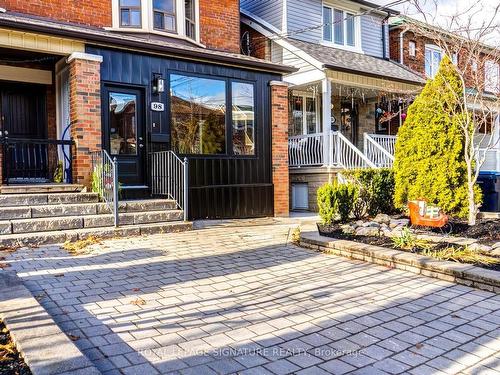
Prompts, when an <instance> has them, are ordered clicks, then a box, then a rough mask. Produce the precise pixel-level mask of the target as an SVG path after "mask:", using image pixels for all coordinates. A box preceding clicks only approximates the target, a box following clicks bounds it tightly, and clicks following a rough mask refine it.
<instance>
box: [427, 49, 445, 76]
mask: <svg viewBox="0 0 500 375" xmlns="http://www.w3.org/2000/svg"><path fill="white" fill-rule="evenodd" d="M442 58H443V53H442V51H441V49H440V48H438V47H435V46H430V45H426V46H425V74H426V75H427V77H430V78H434V77H435V76H436V74H437V72H438V69H439V63H440V62H441V59H442Z"/></svg>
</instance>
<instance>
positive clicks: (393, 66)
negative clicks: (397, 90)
mask: <svg viewBox="0 0 500 375" xmlns="http://www.w3.org/2000/svg"><path fill="white" fill-rule="evenodd" d="M286 40H287V42H289V43H290V44H292V45H293V46H295V47H296V48H299V49H301V50H302V51H304V52H305V53H307V54H308V55H310V56H311V57H312V58H314V59H316V60H318V61H320V62H321V63H322V64H323V66H324V67H325V68H327V69H331V70H335V71H341V72H347V73H353V74H358V75H365V76H369V77H374V78H381V79H387V80H391V81H397V82H403V83H409V84H414V85H423V84H425V80H424V79H423V78H422V77H420V76H419V75H418V74H416V73H414V72H413V71H411V70H410V69H408V68H406V67H405V66H403V65H401V64H398V63H396V62H394V61H391V60H385V59H381V58H377V57H373V56H369V55H365V54H362V53H357V52H352V51H346V50H343V49H340V48H334V47H329V46H324V45H321V44H317V43H310V42H304V41H301V40H297V39H292V38H286Z"/></svg>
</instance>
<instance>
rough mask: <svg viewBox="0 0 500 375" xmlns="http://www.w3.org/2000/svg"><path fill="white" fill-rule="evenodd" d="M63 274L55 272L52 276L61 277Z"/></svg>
mask: <svg viewBox="0 0 500 375" xmlns="http://www.w3.org/2000/svg"><path fill="white" fill-rule="evenodd" d="M63 276H64V273H56V274H55V275H54V277H63Z"/></svg>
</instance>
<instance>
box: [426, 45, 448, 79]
mask: <svg viewBox="0 0 500 375" xmlns="http://www.w3.org/2000/svg"><path fill="white" fill-rule="evenodd" d="M427 51H431V58H432V59H433V58H434V52H439V54H440V56H441V58H440V59H439V62H438V64H437V67H438V69H439V64H440V63H441V60H442V59H443V55H444V52H443V50H442V49H441V48H439V47H438V46H436V45H434V44H426V45H425V50H424V64H425V66H424V70H425V73H426V74H427ZM429 64H430V68H431V69H430V70H431V74H430V75H429V78H434V77H435V76H436V74H437V70H436V71H435V72H433V71H432V67H433V61H430V62H429Z"/></svg>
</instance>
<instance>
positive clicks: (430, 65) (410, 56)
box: [389, 16, 500, 208]
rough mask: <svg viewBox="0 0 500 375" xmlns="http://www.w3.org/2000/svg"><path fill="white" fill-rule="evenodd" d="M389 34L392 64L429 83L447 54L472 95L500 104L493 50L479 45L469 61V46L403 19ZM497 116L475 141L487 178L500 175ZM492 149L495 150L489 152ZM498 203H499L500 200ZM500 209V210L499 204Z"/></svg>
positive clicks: (499, 80)
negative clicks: (481, 94) (428, 80)
mask: <svg viewBox="0 0 500 375" xmlns="http://www.w3.org/2000/svg"><path fill="white" fill-rule="evenodd" d="M389 34H390V36H389V39H390V55H391V59H392V60H394V61H397V62H398V63H400V64H402V65H405V66H407V67H408V68H410V69H412V70H413V71H415V72H416V73H418V74H420V75H421V76H422V77H423V78H425V79H428V78H433V77H434V76H435V75H436V73H437V71H438V68H439V63H440V62H441V59H442V58H443V57H444V56H445V54H446V53H448V54H450V55H451V56H450V58H451V59H452V61H453V62H454V64H457V66H459V67H461V68H462V70H464V71H466V72H470V73H468V74H466V77H465V84H466V85H467V90H468V92H469V93H471V94H474V93H476V92H478V91H480V92H484V93H485V97H488V96H490V97H491V98H492V105H497V104H498V95H500V65H499V64H498V58H494V59H492V58H491V57H490V56H495V54H496V53H497V51H495V49H494V48H492V47H489V46H486V45H483V44H480V45H478V47H476V49H477V57H476V56H473V57H470V55H469V54H468V52H467V51H466V46H467V44H466V43H464V42H463V39H461V38H460V37H459V36H457V35H454V34H451V33H450V32H448V31H445V30H443V29H440V28H438V27H433V26H431V25H428V24H425V23H422V22H420V21H417V20H414V19H412V18H409V17H403V16H399V17H394V18H391V20H390V32H389ZM443 46H444V47H445V48H443ZM444 49H446V50H447V51H445V50H444ZM483 51H484V52H483ZM468 58H473V60H474V61H472V62H471V63H468V62H466V60H467V59H468ZM493 60H494V61H493ZM493 108H494V107H493ZM495 112H496V113H495ZM498 113H499V111H495V110H493V111H488V116H487V118H486V119H485V121H484V122H485V124H484V126H481V129H480V131H479V133H478V134H477V138H476V141H477V142H478V143H479V142H481V143H479V145H480V147H481V146H483V147H484V152H485V162H484V164H483V165H482V167H481V173H483V174H485V175H491V174H492V173H494V174H497V175H499V174H500V126H499V116H498ZM486 146H488V149H486ZM489 146H493V147H492V148H491V149H489V148H490V147H489ZM497 200H498V202H500V197H498V198H497ZM497 206H498V207H499V208H500V203H498V204H497Z"/></svg>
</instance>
